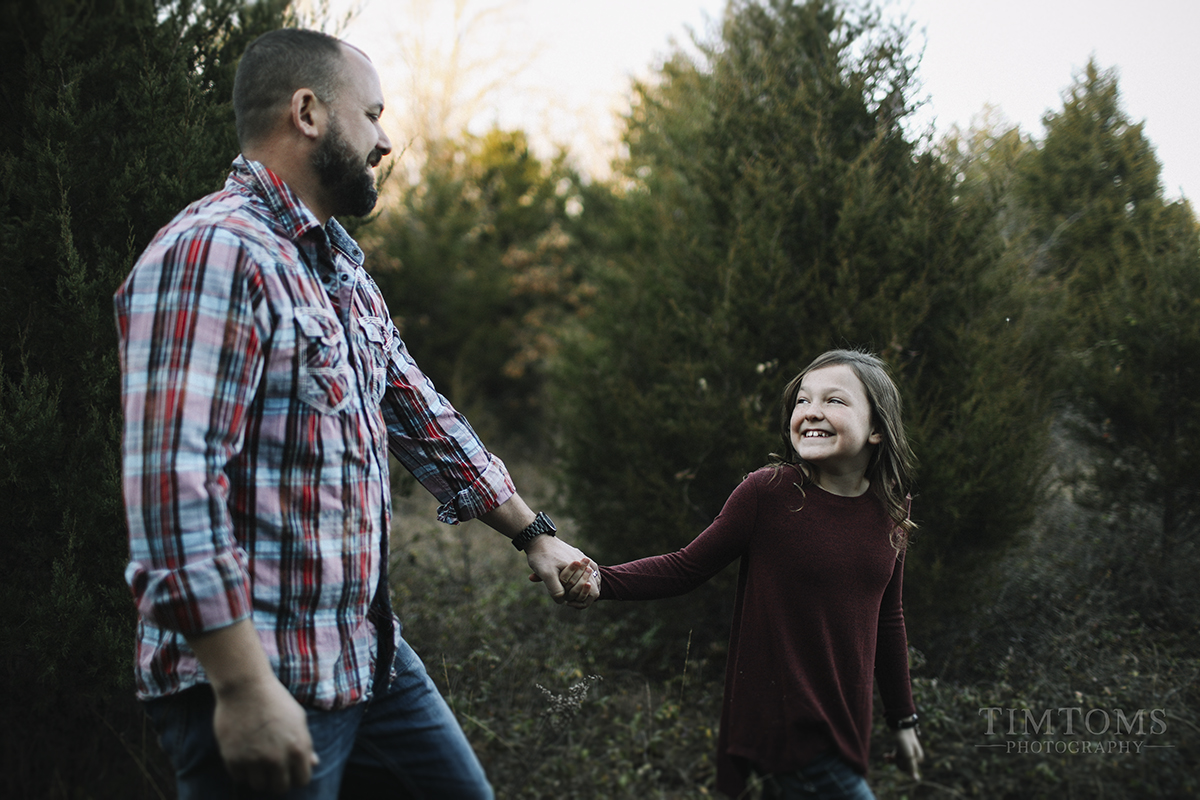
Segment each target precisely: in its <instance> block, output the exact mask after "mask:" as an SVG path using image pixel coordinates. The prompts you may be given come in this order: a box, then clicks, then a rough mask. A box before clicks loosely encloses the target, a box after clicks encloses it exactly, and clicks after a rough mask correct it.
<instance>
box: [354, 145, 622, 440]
mask: <svg viewBox="0 0 1200 800" xmlns="http://www.w3.org/2000/svg"><path fill="white" fill-rule="evenodd" d="M604 194H605V192H604V189H603V188H602V187H599V186H589V185H585V184H584V183H583V182H582V180H581V178H580V176H579V175H578V174H577V173H576V172H575V171H574V170H572V169H571V168H570V167H569V165H568V164H567V161H566V157H565V155H564V154H560V155H559V156H558V157H556V158H554V159H552V160H550V161H542V160H541V159H539V158H537V157H536V156H535V155H534V154H533V153H532V152H530V149H529V146H528V143H527V142H526V140H525V135H524V134H523V133H522V132H520V131H511V132H510V131H501V130H492V131H490V132H488V133H487V134H485V135H483V136H473V135H471V134H468V133H464V134H463V135H462V136H461V137H460V138H459V139H457V140H443V141H440V142H436V143H434V144H433V145H432V146H430V147H429V152H428V154H427V158H426V160H425V162H424V164H423V166H422V169H421V175H420V179H419V180H418V181H417V182H416V183H415V184H413V185H412V186H408V187H404V188H403V189H402V190H401V194H400V197H399V202H398V203H397V204H396V205H395V206H394V207H392V208H391V209H390V210H389V211H388V212H387V213H386V214H385V215H384V216H383V218H382V219H381V220H380V221H379V222H378V223H377V224H376V225H375V226H374V227H373V229H372V233H371V235H370V237H369V239H368V242H367V244H368V246H369V248H370V249H371V250H372V253H371V258H370V264H371V267H372V272H373V274H374V276H375V279H376V281H377V282H378V283H379V285H380V288H381V289H382V291H383V292H384V295H385V297H386V298H387V300H388V307H389V309H390V310H391V312H392V314H393V316H394V317H395V319H396V321H397V323H398V326H399V327H400V329H401V332H402V334H403V336H404V339H405V343H406V344H407V345H408V347H409V349H410V350H411V352H412V354H413V357H414V358H415V359H416V361H417V363H418V364H420V365H421V368H422V369H423V370H424V371H425V372H426V373H427V374H428V375H429V376H430V377H431V378H432V379H433V381H434V383H435V385H437V386H438V388H439V390H441V391H442V392H443V393H445V394H446V396H447V397H449V398H450V400H451V401H452V402H453V403H455V405H456V406H457V407H459V408H460V409H461V410H462V411H464V412H465V413H466V414H467V415H468V416H469V417H470V418H471V420H472V424H474V425H475V426H476V427H478V428H480V429H481V430H482V432H483V433H485V435H486V438H489V439H492V438H494V437H495V436H497V435H517V436H519V437H523V438H525V440H526V441H527V442H528V443H538V442H542V443H544V441H545V438H546V437H545V434H544V414H543V412H544V409H543V397H542V394H543V384H544V380H545V365H546V362H547V359H548V358H549V357H550V356H551V355H552V354H553V353H554V352H555V351H556V348H557V345H558V341H557V335H556V332H557V330H558V327H559V326H560V325H561V324H562V322H563V320H564V319H568V318H571V317H574V316H576V315H578V314H580V313H582V312H583V310H584V309H585V308H586V307H587V305H588V302H589V297H590V291H591V289H590V287H589V285H588V284H587V283H586V282H585V281H584V280H583V272H582V268H581V265H582V262H583V261H584V259H585V258H586V257H587V256H586V254H587V252H588V250H589V249H590V243H591V242H592V240H593V239H594V235H593V233H591V232H590V226H592V225H593V223H592V222H591V220H593V219H594V218H595V217H597V214H598V210H599V209H602V208H603V207H604V199H605V198H604Z"/></svg>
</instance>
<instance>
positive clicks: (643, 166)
mask: <svg viewBox="0 0 1200 800" xmlns="http://www.w3.org/2000/svg"><path fill="white" fill-rule="evenodd" d="M904 42H905V39H904V32H903V31H902V30H896V29H893V28H890V27H887V26H885V25H884V24H883V23H882V22H881V18H880V16H879V14H878V13H877V12H876V11H874V10H872V9H869V8H868V9H866V10H862V11H853V10H851V9H850V7H843V6H842V5H840V4H837V3H834V2H829V1H827V0H811V1H810V2H805V3H793V2H788V1H786V0H764V1H763V2H736V3H732V4H731V5H730V8H729V11H728V12H727V14H726V17H725V19H724V23H723V26H722V29H721V34H720V37H719V38H718V40H717V41H715V42H711V43H707V44H704V43H702V44H701V53H702V59H701V62H700V63H694V62H692V61H690V60H689V59H688V58H686V57H685V56H683V55H676V56H675V57H674V58H673V59H672V60H670V61H668V62H667V63H666V64H665V65H664V66H663V68H662V70H661V72H660V74H659V75H658V76H657V80H656V81H655V82H653V83H649V84H642V85H639V86H637V87H636V91H635V97H634V105H633V108H632V110H631V112H630V114H629V117H628V120H627V130H626V143H627V145H628V148H629V158H628V159H627V161H626V162H625V163H623V164H622V165H620V167H621V182H622V183H621V184H620V185H622V186H623V191H624V194H623V200H622V213H623V214H624V215H625V216H624V218H623V224H624V225H625V226H626V227H627V228H628V229H629V231H630V232H631V233H630V242H629V252H628V253H627V254H626V255H625V256H624V257H622V258H619V259H614V267H613V268H612V269H608V270H606V271H604V272H603V273H601V274H600V275H598V276H597V277H596V280H597V282H598V284H599V286H600V292H599V295H598V298H599V301H598V305H597V309H596V313H595V314H594V315H592V316H591V317H589V318H588V319H587V320H586V325H585V326H584V328H583V329H582V330H580V331H578V332H577V334H576V335H575V336H573V338H572V340H571V346H570V348H568V351H567V355H566V357H565V358H564V359H562V362H561V371H560V373H559V376H558V380H557V385H558V387H559V392H560V405H561V407H562V409H563V415H564V416H563V436H564V447H565V450H564V452H565V466H566V470H567V479H568V483H569V487H570V491H571V496H572V498H573V503H574V507H575V508H576V510H577V511H578V512H579V513H580V514H581V521H582V522H583V523H584V524H585V525H586V529H587V532H588V533H589V534H590V535H591V537H592V538H591V541H595V542H596V543H597V546H596V547H595V548H594V549H595V550H596V551H597V555H598V556H599V557H601V558H602V559H604V560H611V559H614V558H616V559H624V558H629V557H634V556H640V555H646V554H649V553H652V552H660V551H664V550H670V549H674V548H677V547H680V546H682V545H683V544H685V543H686V542H687V541H689V540H690V539H691V538H692V537H693V536H694V535H695V534H696V532H697V531H698V530H699V528H700V527H701V526H703V525H704V524H706V523H707V522H708V521H710V520H711V519H712V517H713V516H714V515H715V514H716V513H717V511H719V509H720V507H721V505H722V503H723V502H724V501H725V499H726V498H727V496H728V494H729V492H730V491H731V490H732V488H733V487H734V486H735V485H736V484H737V482H738V481H739V480H740V478H741V477H742V476H743V475H744V474H746V473H747V472H748V471H750V470H752V469H754V468H755V467H757V466H759V465H761V464H763V463H764V462H765V460H766V454H767V453H768V451H771V450H778V448H780V447H784V446H785V443H784V442H783V441H781V440H780V438H779V435H778V429H779V420H778V410H777V409H778V398H779V395H780V392H781V390H782V388H783V385H784V384H785V383H786V381H787V380H788V378H790V377H791V376H792V375H794V374H795V373H796V372H797V371H798V370H799V369H800V368H802V367H803V366H804V365H805V364H806V363H807V362H808V361H809V360H811V359H812V358H813V357H814V356H816V355H817V354H818V353H820V352H822V351H824V350H827V349H831V348H835V347H846V346H851V347H856V346H858V347H866V348H868V349H872V350H874V351H876V352H879V353H880V354H881V355H882V356H883V357H884V358H885V359H886V360H887V361H888V362H889V363H890V365H891V367H892V369H893V371H894V373H895V375H896V377H897V380H898V382H899V384H900V386H901V391H902V393H903V395H904V397H905V398H906V403H907V407H906V416H907V420H908V423H909V427H910V433H911V435H912V438H913V440H914V444H915V447H916V449H917V453H918V456H919V458H920V459H921V462H922V463H921V478H920V483H919V489H920V495H919V496H918V497H917V498H916V500H915V512H914V513H915V518H916V520H917V521H918V522H919V523H920V524H921V525H922V528H923V530H922V531H921V532H920V533H919V535H918V539H917V540H916V543H915V545H914V547H913V548H912V550H911V551H910V555H909V560H908V564H909V571H910V577H911V580H909V581H906V606H908V607H910V608H915V609H917V610H925V611H929V610H931V609H933V608H934V607H935V604H936V605H938V606H943V605H944V606H953V605H954V603H952V602H947V601H946V598H945V595H946V593H947V590H948V588H953V587H959V588H960V589H962V592H964V593H965V592H966V590H967V588H968V586H969V581H970V580H971V578H970V576H971V572H970V571H969V569H967V568H968V567H972V566H978V565H980V564H981V563H983V562H984V561H985V557H986V556H987V555H988V554H990V553H993V552H995V548H996V547H998V546H1000V545H1002V544H1003V543H1005V542H1006V541H1007V540H1008V539H1009V538H1011V536H1012V534H1013V533H1014V531H1015V530H1016V529H1017V528H1018V527H1019V525H1020V524H1021V523H1022V522H1024V521H1025V520H1026V519H1027V518H1028V515H1029V509H1030V507H1031V503H1032V502H1033V500H1034V499H1035V497H1034V494H1033V492H1032V489H1033V487H1034V486H1035V485H1036V482H1037V478H1038V469H1037V465H1038V459H1039V457H1040V447H1041V444H1042V433H1043V432H1044V429H1045V426H1046V417H1045V414H1044V413H1043V411H1044V403H1043V402H1042V401H1041V400H1040V395H1039V388H1038V385H1037V382H1036V380H1034V378H1035V375H1033V374H1031V373H1030V372H1027V371H1026V368H1025V366H1024V365H1023V364H1022V360H1021V359H1022V355H1023V354H1024V352H1025V350H1026V349H1027V348H1028V346H1029V345H1028V344H1026V343H1023V341H1022V337H1021V334H1020V332H1019V331H1020V328H1019V327H1018V326H1014V325H1012V324H1011V322H1007V323H1006V321H1005V316H1006V315H1007V316H1008V317H1009V318H1010V319H1011V317H1012V316H1013V312H1012V311H1011V310H1006V299H1007V294H1006V291H1007V290H1006V288H1005V282H1004V281H1003V279H1002V276H1001V274H1000V273H999V272H998V262H999V255H1000V252H1001V250H1002V247H1001V238H1000V234H1001V231H1000V229H999V225H998V224H997V205H996V203H995V202H993V201H991V200H987V199H986V198H985V197H984V196H983V195H978V194H972V193H967V192H963V191H960V187H958V184H957V181H956V179H955V169H954V165H953V164H951V163H949V162H948V161H946V160H944V159H943V158H941V157H940V156H939V154H938V153H936V152H934V151H933V150H932V149H931V148H928V147H926V148H922V147H921V146H920V143H919V142H915V141H913V140H911V139H910V138H909V137H908V136H907V135H906V133H905V129H904V125H903V123H904V120H905V118H906V116H907V114H908V112H909V111H910V106H909V103H908V100H907V97H908V94H909V92H910V91H911V84H912V80H913V69H914V68H913V65H912V64H911V63H910V62H909V61H908V59H907V57H906V56H905V55H904ZM614 520H619V524H617V525H614V524H613V521H614ZM910 599H911V602H909V601H910Z"/></svg>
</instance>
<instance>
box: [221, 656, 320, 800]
mask: <svg viewBox="0 0 1200 800" xmlns="http://www.w3.org/2000/svg"><path fill="white" fill-rule="evenodd" d="M213 733H214V734H215V735H216V738H217V745H218V747H220V749H221V758H222V759H224V761H225V767H226V769H228V770H229V774H230V775H232V776H233V780H234V782H235V783H244V784H247V785H249V786H250V788H252V789H254V790H255V791H256V792H270V793H272V794H283V793H284V792H286V791H288V790H290V789H292V788H297V787H300V786H307V785H308V782H309V780H310V779H311V778H312V768H313V766H314V765H315V764H316V763H317V756H316V754H315V753H314V752H313V744H312V737H311V736H310V735H309V733H308V718H307V715H306V714H305V713H304V709H303V708H302V707H301V706H300V704H299V703H297V702H296V700H295V698H293V697H292V695H291V694H290V693H289V692H288V690H287V689H285V688H284V686H283V684H281V683H280V682H279V681H278V680H276V678H275V676H274V675H271V676H269V677H268V678H267V679H265V680H262V681H258V682H256V683H254V684H252V685H242V686H237V687H232V688H230V689H228V690H226V691H225V692H223V693H221V694H218V695H217V709H216V712H215V713H214V714H213Z"/></svg>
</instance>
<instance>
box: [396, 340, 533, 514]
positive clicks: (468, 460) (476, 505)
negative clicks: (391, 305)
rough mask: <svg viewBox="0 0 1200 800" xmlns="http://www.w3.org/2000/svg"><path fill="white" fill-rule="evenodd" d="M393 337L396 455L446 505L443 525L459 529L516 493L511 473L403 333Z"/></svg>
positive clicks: (439, 510)
mask: <svg viewBox="0 0 1200 800" xmlns="http://www.w3.org/2000/svg"><path fill="white" fill-rule="evenodd" d="M392 334H393V335H392V336H391V341H392V352H391V354H390V355H391V358H390V360H389V363H388V386H387V391H386V392H385V394H384V398H383V404H382V405H383V417H384V422H385V424H386V425H387V430H388V447H389V449H390V451H391V453H392V455H394V456H395V457H396V459H397V460H398V461H399V462H400V463H401V464H402V465H403V466H404V467H405V469H407V470H408V471H409V472H411V473H412V474H413V477H415V478H416V479H417V480H418V481H420V482H421V485H422V486H424V487H425V488H426V489H427V490H428V491H429V492H430V493H431V494H432V495H433V496H434V497H436V498H437V499H438V501H439V502H440V503H441V506H440V507H439V508H438V519H439V520H440V521H442V522H445V523H448V524H451V525H454V524H457V523H459V522H465V521H466V520H469V519H475V518H476V517H478V516H480V515H481V514H485V513H487V512H488V511H491V510H492V509H494V508H496V507H497V506H499V505H501V504H502V503H504V501H506V500H508V498H510V497H512V496H513V494H515V493H516V489H515V488H514V486H513V482H512V478H511V476H510V475H509V473H508V469H507V467H505V466H504V462H503V461H501V460H500V459H499V458H497V457H496V456H495V455H494V454H492V453H491V452H489V451H488V449H487V448H486V447H484V445H483V442H482V441H480V439H479V437H478V436H477V435H476V433H475V431H474V429H473V428H472V427H471V425H470V423H469V422H467V419H466V417H464V416H463V415H462V414H460V413H459V412H458V411H457V410H455V408H454V406H452V405H451V404H450V401H449V400H447V399H446V398H445V397H443V396H442V395H441V394H439V393H438V391H437V390H436V389H435V388H434V386H433V383H432V381H430V380H429V378H428V377H427V376H426V375H425V374H424V373H423V372H422V371H421V369H420V368H419V367H418V366H417V364H416V362H414V361H413V359H412V356H410V355H409V352H408V348H407V347H406V346H405V344H404V342H403V341H402V340H401V338H400V335H399V331H397V330H395V329H394V328H393V330H392Z"/></svg>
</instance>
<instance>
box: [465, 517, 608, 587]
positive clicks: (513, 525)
mask: <svg viewBox="0 0 1200 800" xmlns="http://www.w3.org/2000/svg"><path fill="white" fill-rule="evenodd" d="M534 517H535V515H534V513H533V512H532V511H530V510H529V506H528V505H526V504H525V501H524V500H522V499H521V496H520V495H519V494H514V495H513V496H512V497H510V498H508V499H507V500H505V501H504V502H503V503H501V504H500V505H499V506H497V507H496V508H493V509H492V510H491V511H489V512H487V513H486V514H481V515H480V516H479V519H480V521H482V522H483V523H484V524H486V525H488V526H490V527H492V528H494V529H495V530H497V531H499V532H500V533H502V534H504V535H505V536H507V537H508V538H510V539H511V538H513V537H514V536H516V535H518V534H519V533H520V532H521V531H523V530H525V528H526V527H527V526H528V525H529V524H530V523H531V522H533V520H534ZM525 558H526V560H528V562H529V568H530V569H532V570H533V574H532V575H530V576H529V580H531V581H535V582H545V584H546V590H547V591H549V592H550V596H551V597H553V598H554V602H556V603H566V604H567V605H569V606H571V608H587V607H588V606H590V605H591V604H592V603H593V602H595V600H596V598H597V597H599V596H600V578H599V575H597V576H596V578H595V579H593V580H589V581H582V582H579V583H575V584H573V585H572V586H570V587H569V588H567V589H564V588H563V585H562V582H561V581H560V580H559V577H558V576H559V573H560V572H562V571H563V570H564V569H565V568H566V567H567V566H568V565H569V564H571V563H573V562H576V561H578V562H583V561H586V560H587V556H585V555H584V554H583V553H582V552H581V551H580V550H579V549H578V548H575V547H572V546H571V545H569V544H567V543H566V542H564V541H563V540H562V539H559V538H558V537H557V536H547V535H545V534H543V535H542V536H535V537H534V538H533V541H531V542H530V543H529V544H527V545H526V546H525ZM589 563H590V562H589Z"/></svg>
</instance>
